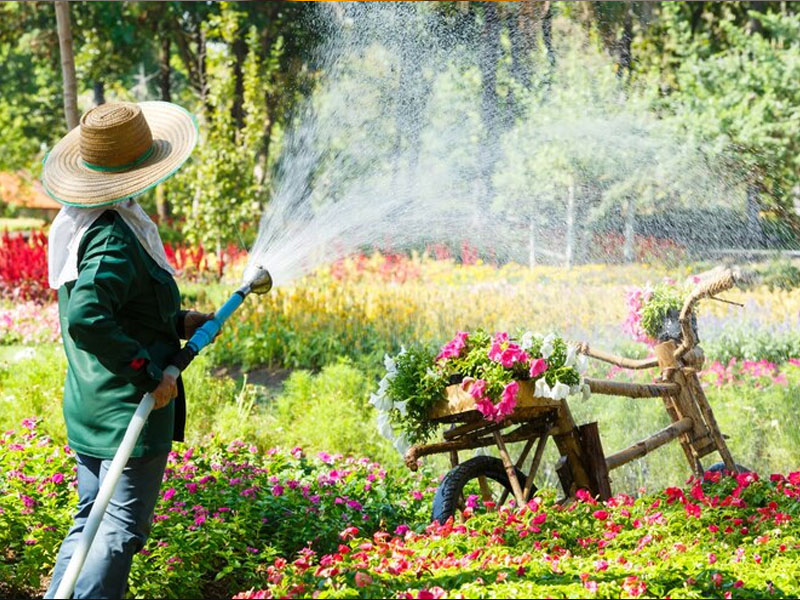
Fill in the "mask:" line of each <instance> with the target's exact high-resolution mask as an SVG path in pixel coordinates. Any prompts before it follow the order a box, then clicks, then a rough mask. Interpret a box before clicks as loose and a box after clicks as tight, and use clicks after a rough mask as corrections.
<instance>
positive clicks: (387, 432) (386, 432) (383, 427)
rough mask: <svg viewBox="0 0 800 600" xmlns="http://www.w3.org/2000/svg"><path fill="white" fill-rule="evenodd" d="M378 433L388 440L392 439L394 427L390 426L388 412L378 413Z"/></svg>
mask: <svg viewBox="0 0 800 600" xmlns="http://www.w3.org/2000/svg"><path fill="white" fill-rule="evenodd" d="M378 433H380V434H381V435H382V436H383V437H385V438H386V439H387V440H389V441H390V442H391V441H392V440H394V429H393V428H392V423H391V421H390V420H389V413H388V412H381V413H378Z"/></svg>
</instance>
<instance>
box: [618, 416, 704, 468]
mask: <svg viewBox="0 0 800 600" xmlns="http://www.w3.org/2000/svg"><path fill="white" fill-rule="evenodd" d="M692 426H693V423H692V419H690V418H689V417H684V418H682V419H681V420H680V421H676V422H675V423H672V424H671V425H668V426H666V427H664V428H663V429H661V430H660V431H658V432H656V433H654V434H653V435H651V436H650V437H648V438H645V439H643V440H641V441H638V442H636V443H635V444H633V445H632V446H629V447H628V448H625V449H624V450H620V451H619V452H617V453H616V454H612V455H611V456H609V457H607V458H606V465H607V466H608V470H609V471H610V470H612V469H616V468H617V467H621V466H622V465H624V464H627V463H629V462H631V461H632V460H634V459H637V458H641V457H642V456H644V455H645V454H648V453H649V452H652V451H653V450H655V449H656V448H659V447H661V446H663V445H664V444H666V443H667V442H671V441H672V440H674V439H675V438H676V437H678V436H679V435H681V434H683V433H686V432H687V431H690V430H691V429H692Z"/></svg>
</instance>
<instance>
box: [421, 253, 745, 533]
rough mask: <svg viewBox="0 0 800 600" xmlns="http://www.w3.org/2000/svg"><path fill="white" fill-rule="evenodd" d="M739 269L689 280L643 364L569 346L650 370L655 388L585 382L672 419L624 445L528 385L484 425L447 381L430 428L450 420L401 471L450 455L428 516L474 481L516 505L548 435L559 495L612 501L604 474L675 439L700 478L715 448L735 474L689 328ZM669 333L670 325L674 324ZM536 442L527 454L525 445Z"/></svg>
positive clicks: (447, 506) (452, 509)
mask: <svg viewBox="0 0 800 600" xmlns="http://www.w3.org/2000/svg"><path fill="white" fill-rule="evenodd" d="M738 277H739V276H738V273H736V272H735V271H733V270H731V269H724V270H721V271H719V272H717V273H716V274H714V275H713V276H712V277H710V278H708V279H707V280H706V281H704V282H701V283H700V284H698V285H697V286H696V287H695V288H694V290H693V291H692V292H691V293H690V294H689V296H688V297H687V299H686V301H685V303H684V305H683V308H682V310H681V311H680V314H679V316H678V323H677V325H678V326H679V332H678V331H676V332H675V333H676V335H675V336H674V337H675V338H676V339H670V340H668V341H664V342H662V343H660V344H658V345H656V346H655V347H654V349H653V350H654V356H653V357H652V358H646V359H643V360H632V359H626V358H622V357H619V356H615V355H613V354H609V353H607V352H604V351H602V350H597V349H594V348H591V347H590V346H589V345H588V344H586V343H580V344H579V345H578V350H579V352H581V353H582V354H585V355H586V356H587V357H591V358H593V359H596V360H600V361H603V362H606V363H610V364H612V365H617V366H619V367H623V368H626V369H658V375H657V376H656V378H655V381H656V382H655V383H652V384H637V383H628V382H619V381H613V380H606V379H591V378H587V379H585V382H586V383H588V385H589V387H590V389H591V391H592V393H593V394H601V395H609V396H626V397H629V398H661V400H662V401H663V403H664V408H665V409H666V411H667V414H668V415H669V417H670V419H671V421H672V422H671V423H670V424H669V425H668V426H667V427H664V428H663V429H661V430H659V431H657V432H655V433H654V434H652V435H650V436H649V437H647V438H645V439H643V440H641V441H638V442H636V443H635V444H633V445H632V446H630V447H628V448H625V449H623V450H620V451H619V452H616V453H614V454H611V455H609V456H606V455H605V454H604V452H603V447H602V444H601V440H600V435H599V431H598V427H597V423H596V422H593V423H586V424H584V425H580V426H578V425H576V423H575V421H574V419H573V418H572V414H571V413H570V409H569V406H568V404H567V401H566V400H553V399H551V398H542V397H537V396H535V395H534V393H533V385H532V383H531V382H530V381H523V382H520V391H519V395H518V397H517V406H516V409H515V410H514V412H513V413H512V414H511V415H510V416H509V418H508V419H506V420H505V421H503V422H501V423H492V422H489V421H486V420H484V419H483V418H482V416H481V414H480V413H479V412H478V411H477V410H475V404H474V402H475V401H474V399H473V397H472V396H471V395H470V394H469V393H467V392H465V391H464V390H462V388H461V386H460V385H457V384H456V385H451V386H449V387H448V388H447V390H446V395H445V397H444V398H443V399H442V401H441V402H440V403H438V404H437V405H436V406H435V407H434V408H433V410H432V411H431V413H430V418H431V420H432V421H434V422H438V423H449V424H451V427H450V428H449V429H448V430H447V431H445V432H444V441H442V442H438V443H432V444H427V445H418V446H412V447H411V448H410V449H409V450H408V452H407V453H406V456H405V462H406V465H407V466H408V467H409V468H410V469H412V470H416V469H417V468H418V464H417V461H418V460H419V459H420V458H421V457H423V456H429V455H433V454H440V453H449V455H450V463H451V466H452V469H451V470H450V471H449V472H448V474H447V475H446V476H445V478H444V479H443V480H442V482H441V484H440V486H439V488H438V489H437V491H436V495H435V497H434V502H433V505H434V506H433V514H432V520H438V521H439V522H444V521H445V520H446V519H447V518H449V517H450V516H453V515H454V514H456V513H457V512H458V510H459V508H461V507H463V491H464V487H465V486H466V485H467V483H469V482H470V481H472V480H475V479H477V480H478V483H479V486H480V491H481V495H482V497H483V500H484V501H492V502H495V504H496V505H502V504H503V503H504V502H505V501H506V500H507V499H508V496H509V494H513V497H514V499H515V501H516V503H517V505H518V506H521V505H523V504H524V503H525V502H527V501H528V500H529V499H530V498H531V497H532V495H533V493H534V492H535V490H536V488H535V487H534V485H533V480H534V477H535V475H536V472H537V470H538V469H539V466H540V463H541V461H542V457H543V455H544V450H545V445H546V443H547V440H548V439H549V438H552V439H553V441H554V442H555V445H556V447H557V449H558V452H559V454H560V459H559V460H558V463H557V464H556V469H555V470H556V473H557V474H558V478H559V481H560V483H561V486H562V488H563V491H564V494H565V497H566V498H567V499H568V498H571V497H573V496H574V495H575V493H576V491H577V490H578V489H581V488H582V489H586V490H588V491H589V492H590V493H591V494H592V495H594V496H596V497H599V498H601V499H607V498H609V497H610V496H611V481H610V478H609V472H610V471H612V470H613V469H616V468H618V467H621V466H622V465H624V464H627V463H629V462H631V461H632V460H635V459H637V458H640V457H642V456H644V455H646V454H648V453H649V452H651V451H653V450H655V449H656V448H659V447H660V446H663V445H664V444H667V443H668V442H671V441H673V440H678V442H679V443H680V445H681V448H682V449H683V452H684V455H685V456H686V460H687V462H688V463H689V467H690V469H691V470H692V472H693V473H695V474H696V475H702V474H703V472H704V468H703V465H702V463H701V459H703V458H705V457H707V456H708V455H710V454H712V453H714V452H718V453H719V456H720V457H721V459H722V462H721V463H719V464H717V465H715V466H714V467H712V468H714V469H719V468H724V469H726V470H730V471H736V470H740V469H741V467H738V466H737V465H736V464H735V463H734V461H733V458H732V457H731V454H730V451H729V450H728V446H727V444H726V443H725V438H724V436H723V435H722V433H721V432H720V430H719V427H718V425H717V421H716V419H715V418H714V413H713V411H712V410H711V406H710V404H709V403H708V400H707V399H706V395H705V393H704V392H703V388H702V386H701V384H700V381H699V379H698V376H697V373H698V371H699V370H700V369H701V368H702V365H703V362H704V355H703V350H702V348H701V347H700V346H699V345H698V344H697V335H696V332H695V331H694V327H693V324H694V323H696V320H695V318H694V312H693V311H694V307H695V306H696V305H697V303H698V302H699V301H700V300H701V299H703V298H709V297H711V298H713V297H714V296H716V295H717V294H719V293H721V292H724V291H725V290H728V289H730V288H732V287H733V286H734V285H735V284H736V282H737V279H738ZM676 329H677V328H676ZM515 442H524V446H523V447H522V451H521V452H520V454H519V456H518V458H517V460H516V462H514V461H512V458H511V455H510V454H509V451H508V444H511V443H515ZM493 445H494V446H496V447H497V450H498V453H499V455H500V458H499V459H498V458H494V457H492V456H476V457H474V458H471V459H469V460H467V461H464V462H460V461H459V452H460V451H462V450H473V449H476V448H485V447H489V446H493ZM534 445H535V448H534ZM531 450H533V458H532V460H531V462H530V467H529V469H528V471H527V473H526V472H524V471H522V466H523V465H524V464H525V462H526V460H527V458H528V456H529V455H530V452H531ZM490 479H491V480H493V481H495V482H497V483H498V484H500V485H501V486H502V487H503V488H505V489H504V491H503V492H502V495H501V496H500V497H499V499H497V498H494V497H493V496H492V494H491V489H490V487H489V483H488V480H490Z"/></svg>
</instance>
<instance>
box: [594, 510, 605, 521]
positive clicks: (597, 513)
mask: <svg viewBox="0 0 800 600" xmlns="http://www.w3.org/2000/svg"><path fill="white" fill-rule="evenodd" d="M592 516H593V517H594V518H595V519H597V520H598V521H605V520H606V519H608V511H605V510H596V511H594V512H593V513H592Z"/></svg>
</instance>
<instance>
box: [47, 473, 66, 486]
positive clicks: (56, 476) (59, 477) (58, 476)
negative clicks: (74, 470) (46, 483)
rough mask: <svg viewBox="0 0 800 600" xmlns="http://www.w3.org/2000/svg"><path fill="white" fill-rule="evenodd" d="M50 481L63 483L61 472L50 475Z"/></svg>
mask: <svg viewBox="0 0 800 600" xmlns="http://www.w3.org/2000/svg"><path fill="white" fill-rule="evenodd" d="M50 481H52V482H53V483H55V484H59V483H64V475H63V474H62V473H53V475H52V476H51V477H50Z"/></svg>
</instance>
